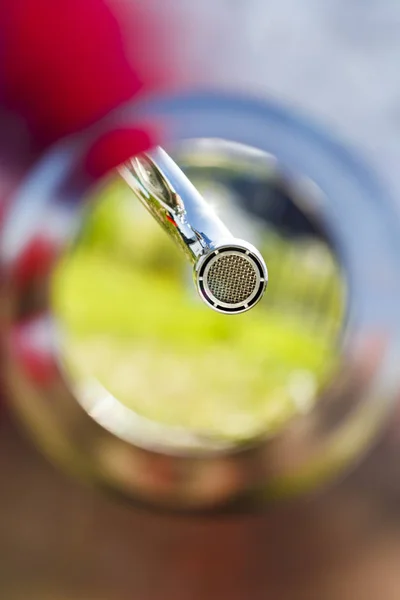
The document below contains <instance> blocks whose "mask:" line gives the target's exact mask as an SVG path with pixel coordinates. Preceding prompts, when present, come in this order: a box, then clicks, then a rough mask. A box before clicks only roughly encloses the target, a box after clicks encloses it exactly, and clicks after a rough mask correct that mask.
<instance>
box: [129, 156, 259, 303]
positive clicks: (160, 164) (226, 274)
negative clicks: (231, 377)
mask: <svg viewBox="0 0 400 600" xmlns="http://www.w3.org/2000/svg"><path fill="white" fill-rule="evenodd" d="M119 173H120V175H121V176H122V177H123V179H124V180H125V181H126V183H127V184H128V185H129V187H130V188H131V189H132V190H133V192H134V194H135V196H136V197H137V198H138V199H139V200H140V202H141V203H142V204H143V205H144V206H145V207H146V209H147V210H148V211H149V213H150V214H151V215H152V216H153V217H154V218H155V219H156V221H157V222H158V223H159V224H160V225H161V227H162V228H163V229H164V230H165V231H166V232H167V233H168V235H169V236H170V237H171V238H172V239H173V240H174V242H175V243H176V244H177V245H178V246H179V247H180V249H181V250H182V251H183V252H184V254H185V255H186V257H187V259H188V260H189V262H191V263H192V265H193V273H194V281H195V285H196V287H197V290H198V292H199V295H200V297H201V299H202V300H203V301H204V302H205V303H206V304H207V305H208V306H209V307H211V308H212V309H213V310H215V311H217V312H220V313H224V314H238V313H243V312H246V311H248V310H250V309H251V308H253V307H254V306H255V305H256V304H257V303H258V302H259V301H260V300H261V298H262V297H263V295H264V292H265V290H266V287H267V283H268V270H267V267H266V264H265V262H264V259H263V257H262V256H261V254H260V252H259V251H258V250H257V249H256V248H255V247H254V246H253V245H251V244H249V243H248V242H246V241H244V240H240V239H237V238H235V237H234V236H233V235H232V234H231V232H230V231H229V229H228V228H227V227H226V225H225V224H224V223H223V222H222V221H221V219H220V218H219V217H218V215H217V214H216V213H215V211H214V210H213V209H212V207H211V206H210V205H209V204H208V203H207V202H206V201H205V200H204V198H203V197H202V195H201V194H200V193H199V192H198V190H197V189H196V188H195V186H194V185H193V184H192V183H191V181H190V180H189V179H188V178H187V177H186V175H185V174H184V173H183V172H182V170H181V169H180V168H179V167H178V165H177V164H176V163H175V162H174V161H173V160H172V158H171V157H170V156H169V155H168V154H167V153H166V152H165V151H164V150H163V149H162V148H160V147H157V148H155V149H154V150H152V151H151V152H148V153H143V154H140V155H138V156H135V157H134V158H132V159H130V160H129V161H128V162H126V163H124V164H123V165H122V166H120V167H119Z"/></svg>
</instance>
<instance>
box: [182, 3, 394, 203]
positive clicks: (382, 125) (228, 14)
mask: <svg viewBox="0 0 400 600" xmlns="http://www.w3.org/2000/svg"><path fill="white" fill-rule="evenodd" d="M173 4H174V5H175V7H176V8H179V11H180V12H181V14H182V15H183V21H184V22H185V27H186V29H187V32H188V33H189V35H186V36H185V35H182V42H183V43H182V52H184V53H188V52H189V53H191V54H192V57H193V62H194V64H198V65H203V66H204V65H206V67H207V77H208V78H209V80H210V81H213V82H217V83H218V85H221V86H223V87H227V86H229V87H234V88H238V89H241V90H243V89H244V90H247V91H248V92H249V93H260V92H261V93H262V94H269V95H272V96H273V97H274V98H278V99H282V100H284V101H285V102H289V103H290V104H291V105H293V106H294V107H297V108H299V109H301V110H302V111H303V112H305V113H306V114H308V115H311V116H314V117H315V118H316V119H318V120H319V121H322V123H323V124H325V125H327V126H328V127H330V128H331V129H332V130H334V131H335V132H336V133H337V134H338V135H340V136H341V137H342V138H343V139H344V140H347V141H348V142H350V143H351V144H353V145H355V146H356V147H358V149H359V151H360V152H361V153H362V154H363V155H364V156H366V157H367V159H369V161H370V163H372V164H373V165H375V166H376V167H377V169H378V170H379V171H380V172H381V173H383V175H384V177H385V178H386V180H387V181H388V183H389V185H391V186H393V187H394V189H395V192H396V194H397V195H398V198H399V204H400V168H399V164H400V0H173ZM187 40H189V41H187ZM188 45H189V46H190V49H189V48H188Z"/></svg>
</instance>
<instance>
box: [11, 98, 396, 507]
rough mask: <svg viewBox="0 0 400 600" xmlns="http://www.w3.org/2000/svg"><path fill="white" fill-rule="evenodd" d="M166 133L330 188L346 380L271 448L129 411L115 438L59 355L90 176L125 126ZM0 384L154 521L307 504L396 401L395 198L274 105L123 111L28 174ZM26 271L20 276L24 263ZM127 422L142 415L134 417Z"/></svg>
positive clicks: (70, 464) (325, 197) (183, 103)
mask: <svg viewBox="0 0 400 600" xmlns="http://www.w3.org/2000/svg"><path fill="white" fill-rule="evenodd" d="M143 123H155V124H158V125H159V126H160V131H161V132H162V140H161V143H162V145H165V146H166V147H171V146H172V147H173V145H174V144H175V143H178V142H179V141H182V140H188V139H192V138H219V139H226V140H231V141H234V142H238V143H242V144H246V145H250V146H254V147H255V148H258V149H260V150H262V151H265V152H267V153H269V154H271V155H273V156H274V157H276V159H277V161H278V162H279V163H280V164H282V166H283V167H284V168H286V169H287V170H288V171H289V172H292V173H294V174H296V175H302V176H304V177H306V178H308V179H310V180H311V181H313V182H315V184H316V185H317V186H318V187H319V188H320V189H321V191H322V192H323V194H322V195H321V197H320V199H319V202H318V205H316V206H315V207H314V208H315V211H316V212H317V213H318V218H319V219H320V220H321V221H322V222H323V224H324V226H325V227H326V228H327V229H328V230H329V232H330V235H331V238H332V240H333V242H334V245H335V248H336V250H337V252H338V255H339V257H340V260H341V263H342V268H343V270H344V272H345V275H346V277H347V282H348V289H349V298H348V307H347V310H348V314H347V321H346V327H345V334H344V336H343V345H342V348H341V354H342V367H341V369H340V371H339V372H338V373H337V374H336V377H335V379H334V381H332V382H331V383H330V385H329V386H328V387H327V389H326V390H325V391H324V393H323V395H322V397H321V398H320V400H319V401H318V403H317V405H316V408H315V409H314V410H313V411H312V412H311V413H310V414H308V415H304V416H303V417H299V418H296V419H295V420H294V421H293V422H292V423H290V424H289V425H288V426H287V427H286V428H285V429H284V430H283V431H282V432H281V433H280V434H278V435H276V436H275V437H273V438H267V437H265V438H262V439H257V440H253V441H252V443H251V444H246V445H242V446H234V445H232V444H222V443H215V441H213V440H209V439H205V438H204V437H199V436H196V435H194V434H191V433H190V432H185V431H180V430H176V429H170V428H166V427H163V426H161V425H158V424H156V423H150V422H148V421H146V420H145V419H143V418H141V417H139V416H138V415H135V414H134V413H131V422H132V431H131V433H130V436H129V440H128V439H122V437H121V435H120V431H119V430H118V419H116V420H115V423H109V425H108V429H105V428H104V427H102V426H101V425H100V424H98V423H97V422H96V421H95V420H94V419H92V418H91V417H90V416H89V415H88V414H87V413H86V412H85V411H84V410H83V408H82V407H81V406H80V404H79V403H78V402H77V400H76V399H75V398H74V395H73V393H72V391H71V390H70V389H69V387H68V385H67V382H66V381H65V379H64V377H63V374H62V370H61V368H60V367H59V361H58V358H57V324H56V323H55V322H54V320H53V318H52V315H51V307H50V303H49V296H48V288H49V279H50V277H51V272H52V266H53V265H54V263H55V261H56V259H57V257H58V256H59V253H60V252H61V251H62V249H63V248H64V247H65V246H66V244H68V243H69V241H70V240H71V237H72V236H73V234H74V232H75V231H76V228H77V226H78V224H79V219H80V217H81V209H82V204H83V199H84V197H85V196H86V194H87V192H88V188H89V187H90V185H91V183H92V182H91V181H90V179H89V178H85V177H84V176H83V175H82V168H81V167H82V164H83V163H84V160H85V157H86V156H87V154H88V152H89V150H90V149H91V148H92V146H93V144H94V142H95V141H96V140H97V139H98V138H99V136H101V135H103V134H104V133H106V132H109V131H113V130H115V129H117V128H124V129H130V128H132V129H133V128H135V129H136V128H140V127H141V125H142V124H143ZM0 259H1V264H2V270H3V272H2V288H1V289H2V293H1V305H0V306H1V314H2V342H3V350H2V351H3V356H4V360H3V362H2V366H3V376H4V379H5V381H6V385H7V388H8V391H9V398H10V404H11V406H12V407H13V408H14V409H15V411H16V412H17V413H18V414H19V415H20V416H21V417H22V419H23V421H24V422H25V423H26V424H27V426H28V428H29V430H30V432H31V434H32V435H33V437H34V438H35V439H36V441H37V442H38V443H39V445H40V446H41V447H42V448H43V449H44V450H45V451H46V452H47V454H48V455H49V456H50V457H51V458H53V459H54V460H56V461H57V463H58V464H62V465H63V466H64V467H65V468H66V469H68V470H69V471H72V472H74V473H76V474H77V475H80V476H82V477H83V478H84V479H85V480H87V481H91V482H92V483H93V484H95V485H98V486H100V487H102V488H104V489H108V490H109V491H112V492H115V493H118V494H121V495H123V496H125V497H127V498H130V499H133V500H134V501H136V502H138V503H142V504H144V505H148V506H153V507H157V508H159V509H161V508H163V509H170V510H178V511H186V510H198V511H209V510H253V509H256V508H259V507H262V506H265V504H266V503H268V502H269V501H271V500H273V499H276V498H281V497H287V496H292V495H294V494H298V493H305V492H306V491H309V490H310V489H314V488H315V487H316V486H319V485H321V484H322V483H323V482H326V481H330V480H331V479H332V478H333V477H334V476H336V475H338V474H339V473H342V472H344V471H345V470H346V469H348V468H349V467H350V466H351V465H353V464H354V463H355V461H356V460H358V459H360V457H361V456H362V455H363V454H364V453H365V451H366V450H367V449H368V447H369V446H370V444H371V443H373V440H374V439H375V438H376V437H377V436H378V434H379V431H380V430H381V428H382V426H383V423H384V422H385V421H386V420H387V419H388V418H389V416H390V414H391V407H392V406H394V404H395V401H396V396H397V393H398V390H399V389H400V386H399V383H400V370H399V369H398V360H399V357H400V311H399V308H398V304H399V300H398V299H399V297H400V278H399V277H398V272H399V262H400V236H399V224H398V215H397V213H396V210H395V209H394V207H393V204H392V202H391V199H390V198H389V197H388V195H387V193H386V191H385V190H384V189H383V188H382V187H381V186H380V184H379V183H378V182H377V180H376V178H375V177H374V176H373V175H372V173H371V172H370V170H369V169H368V168H367V167H365V166H364V165H363V163H362V162H360V161H359V160H358V159H357V158H356V157H355V156H354V155H353V154H352V153H351V152H350V151H348V150H346V149H345V148H344V147H343V146H342V145H341V144H340V143H339V142H337V141H336V140H335V139H332V138H330V137H329V136H328V135H326V134H325V133H324V132H323V131H321V130H320V129H318V128H316V127H314V126H313V125H311V124H309V123H307V122H306V121H305V120H303V119H302V118H298V117H297V116H294V115H293V114H292V113H291V112H290V110H286V109H285V108H282V107H280V106H278V105H274V104H273V103H271V102H267V101H261V100H257V99H248V98H235V97H230V96H221V95H214V94H212V93H210V94H188V95H186V96H185V95H183V96H176V97H164V98H161V97H160V98H155V99H148V100H147V101H146V102H144V103H142V104H135V105H132V106H126V107H123V108H122V109H120V110H119V111H118V112H117V113H115V114H112V115H110V116H109V117H108V118H107V119H105V120H104V121H102V122H100V123H99V124H98V125H97V126H96V127H94V128H92V129H90V130H88V131H86V132H85V133H84V134H83V135H80V136H79V137H74V138H70V139H69V140H67V141H66V142H64V143H63V144H61V145H58V146H56V147H55V148H54V149H53V150H52V151H51V152H50V153H49V154H48V155H47V156H45V157H44V158H43V160H42V161H41V162H40V163H39V164H38V165H37V166H36V168H35V169H34V170H33V171H32V172H31V173H30V175H29V176H28V177H27V179H26V181H25V183H24V184H23V185H22V186H21V188H20V189H19V191H18V193H17V195H16V197H15V199H14V202H13V205H12V208H11V210H10V212H9V214H8V217H7V219H6V221H5V225H4V229H3V232H2V237H1V240H0ZM21 265H22V266H21ZM129 412H131V411H129Z"/></svg>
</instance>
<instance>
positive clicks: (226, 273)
mask: <svg viewBox="0 0 400 600" xmlns="http://www.w3.org/2000/svg"><path fill="white" fill-rule="evenodd" d="M257 284H258V281H257V273H256V270H255V267H253V265H252V264H251V262H250V261H249V260H247V259H246V258H244V257H243V256H240V255H239V254H229V255H223V254H221V256H217V258H216V259H214V261H213V263H212V264H211V266H210V269H209V271H208V275H207V286H208V289H209V290H210V292H211V294H212V295H213V296H214V297H215V298H216V299H217V300H219V301H220V302H225V303H226V304H237V303H239V302H245V301H246V300H247V299H248V298H249V297H250V296H251V294H252V293H253V292H254V289H255V287H256V286H257Z"/></svg>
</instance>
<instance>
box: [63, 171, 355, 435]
mask: <svg viewBox="0 0 400 600" xmlns="http://www.w3.org/2000/svg"><path fill="white" fill-rule="evenodd" d="M235 233H236V232H235ZM258 247H259V249H260V250H261V252H262V254H263V256H264V258H265V260H266V262H267V265H268V270H269V286H268V290H267V293H266V295H265V297H264V299H263V300H262V301H261V303H260V304H259V305H258V306H257V307H256V308H254V309H253V310H251V311H249V312H248V313H245V314H242V315H234V316H231V315H222V314H218V313H216V312H214V311H212V310H210V309H209V308H208V307H206V306H205V305H204V304H203V303H202V302H201V300H200V299H199V298H198V297H197V293H196V291H195V289H194V286H193V283H192V276H191V267H190V265H188V263H187V260H186V259H185V257H184V256H183V255H181V253H180V251H179V250H178V249H177V248H176V247H175V246H174V244H173V243H172V241H171V240H170V239H169V238H168V236H167V235H166V234H165V232H164V231H162V230H161V228H160V227H159V226H158V224H157V223H156V222H155V221H154V220H153V219H152V217H151V216H150V215H149V214H148V213H147V212H146V210H145V209H144V207H142V206H141V204H140V203H139V201H138V200H137V199H136V198H135V196H134V195H133V193H132V192H131V191H130V189H129V188H128V187H127V185H126V183H125V182H124V181H123V180H122V179H120V178H119V177H118V176H114V177H113V178H111V179H109V180H108V181H107V182H106V183H105V184H104V185H103V186H102V187H101V189H99V190H97V191H96V193H95V194H94V195H93V197H92V198H91V199H90V201H89V202H88V208H87V210H86V216H85V220H84V225H83V227H82V230H81V232H80V235H79V238H78V239H77V240H76V242H75V244H74V246H73V247H72V248H70V250H69V251H68V253H66V254H65V256H64V258H63V260H62V261H61V263H60V265H59V268H58V269H57V272H56V274H55V277H54V286H53V297H54V309H55V312H56V314H57V315H58V316H59V317H60V320H61V323H62V332H63V336H62V357H63V361H64V363H65V366H66V368H67V370H68V372H69V375H70V377H71V378H72V380H73V381H74V382H75V383H76V384H78V385H79V384H80V383H84V382H85V381H88V380H93V379H95V380H98V381H99V382H100V383H101V384H102V385H103V386H104V387H105V388H106V389H107V390H108V391H109V392H111V394H113V395H114V396H115V397H116V398H118V400H119V401H120V402H122V403H123V404H125V405H126V406H128V407H130V408H131V409H133V410H134V411H135V412H137V413H138V414H140V415H143V416H145V417H147V418H150V419H152V420H156V421H158V422H161V423H164V424H169V425H175V426H183V427H187V428H191V429H192V430H194V431H196V432H202V433H207V435H209V436H215V437H217V438H223V439H229V440H245V439H247V438H250V437H252V436H254V435H257V434H258V433H261V432H265V431H267V432H273V431H275V430H276V429H277V428H279V427H281V426H282V425H283V424H284V423H286V422H287V420H288V419H290V418H291V417H292V416H293V415H295V414H298V413H302V412H307V411H308V410H310V408H311V407H312V406H313V404H314V402H315V399H316V396H317V394H318V391H319V389H320V388H321V386H323V385H324V383H325V382H326V380H327V379H328V378H329V377H330V376H331V374H332V371H333V369H334V368H335V363H336V345H337V337H338V332H339V328H340V324H341V320H342V314H343V285H342V281H341V277H340V273H339V269H338V266H337V264H336V263H335V260H334V258H333V256H332V253H331V251H330V250H329V248H328V246H327V245H326V244H324V243H323V242H321V240H318V239H312V238H309V239H303V240H301V241H296V242H295V241H293V240H291V239H286V238H285V237H284V236H282V235H281V234H280V233H279V232H278V231H276V230H272V229H271V228H268V227H266V228H265V233H263V234H262V238H261V240H259V241H258Z"/></svg>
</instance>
